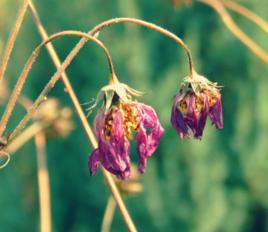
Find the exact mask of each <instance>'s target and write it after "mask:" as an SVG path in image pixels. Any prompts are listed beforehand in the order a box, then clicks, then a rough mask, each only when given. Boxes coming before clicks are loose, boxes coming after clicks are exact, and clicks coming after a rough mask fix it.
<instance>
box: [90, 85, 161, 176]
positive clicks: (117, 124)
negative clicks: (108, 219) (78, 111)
mask: <svg viewBox="0 0 268 232" xmlns="http://www.w3.org/2000/svg"><path fill="white" fill-rule="evenodd" d="M131 94H132V95H139V92H138V91H136V90H134V89H132V88H130V87H128V86H126V85H124V84H122V83H119V82H117V81H116V82H115V83H112V84H110V85H108V86H105V87H104V88H102V90H101V92H100V94H99V96H98V97H97V101H98V100H99V99H101V98H104V106H103V107H102V108H101V109H100V110H99V112H98V113H97V115H96V118H95V121H94V130H95V133H96V135H97V138H98V148H96V149H95V150H94V151H93V152H92V154H91V156H90V158H89V168H90V172H91V174H92V175H94V174H95V173H96V171H97V169H98V166H99V164H100V163H101V164H102V165H103V167H104V168H105V169H107V170H108V171H109V172H111V173H113V174H114V175H116V176H117V177H118V178H120V179H127V178H128V177H129V176H130V157H129V156H130V142H129V140H131V139H133V137H134V136H133V133H134V132H135V134H136V138H135V139H136V144H137V151H138V155H139V171H140V172H141V173H143V172H145V168H146V162H147V158H148V157H150V156H151V155H152V154H153V153H154V152H155V150H156V148H157V146H158V143H159V140H160V138H161V137H162V135H163V132H164V129H163V127H162V126H161V124H160V122H159V120H158V117H157V114H156V112H155V111H154V109H153V108H152V107H151V106H148V105H145V104H143V103H139V102H136V101H133V100H132V99H131Z"/></svg>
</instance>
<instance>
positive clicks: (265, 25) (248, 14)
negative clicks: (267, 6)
mask: <svg viewBox="0 0 268 232" xmlns="http://www.w3.org/2000/svg"><path fill="white" fill-rule="evenodd" d="M220 1H221V2H222V4H223V5H224V6H225V7H227V8H228V9H230V10H232V11H234V12H236V13H238V14H241V15H243V16H244V17H245V18H247V19H248V20H250V21H252V22H253V23H255V24H256V25H257V26H259V27H260V28H261V29H262V30H263V31H265V32H266V33H268V22H266V21H265V20H264V19H262V18H261V17H260V16H258V15H257V14H255V13H254V12H252V11H251V10H249V9H247V8H246V7H244V6H241V5H240V4H238V3H236V2H233V1H229V0H220Z"/></svg>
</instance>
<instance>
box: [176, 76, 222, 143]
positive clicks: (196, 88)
mask: <svg viewBox="0 0 268 232" xmlns="http://www.w3.org/2000/svg"><path fill="white" fill-rule="evenodd" d="M207 116H209V117H210V119H211V121H212V123H213V124H215V126H216V128H217V129H221V128H223V120H222V104H221V94H220V89H219V87H218V86H217V83H212V82H210V81H209V80H208V79H206V78H205V77H203V76H200V75H198V74H197V73H195V72H194V73H193V76H192V77H191V78H190V77H186V78H185V79H184V80H183V82H182V85H181V88H180V90H179V92H178V94H177V95H176V96H175V98H174V102H173V106H172V112H171V124H172V126H173V127H174V129H175V130H176V131H177V133H178V135H179V136H180V138H181V139H184V138H185V137H191V136H190V133H189V128H190V129H191V130H192V132H193V136H194V137H195V138H198V139H201V137H202V134H203V130H204V127H205V124H206V120H207Z"/></svg>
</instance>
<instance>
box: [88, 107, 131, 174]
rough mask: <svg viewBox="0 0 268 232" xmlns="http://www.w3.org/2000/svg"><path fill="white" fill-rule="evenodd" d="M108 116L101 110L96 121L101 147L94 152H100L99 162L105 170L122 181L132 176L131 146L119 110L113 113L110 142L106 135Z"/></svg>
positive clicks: (95, 126)
mask: <svg viewBox="0 0 268 232" xmlns="http://www.w3.org/2000/svg"><path fill="white" fill-rule="evenodd" d="M106 116H107V115H105V114H104V111H102V110H101V111H100V112H99V113H98V114H97V116H96V119H95V121H94V128H95V132H96V134H97V137H98V145H99V147H98V148H97V149H95V150H94V151H95V152H98V154H99V160H100V162H101V164H102V165H103V167H104V168H105V169H107V170H108V171H109V172H111V173H113V174H114V175H116V176H117V177H118V178H120V179H127V178H128V177H129V176H130V158H129V153H130V144H129V141H128V140H127V139H126V138H125V136H124V130H123V115H122V112H121V111H120V110H119V109H118V110H116V111H115V112H114V113H113V121H112V123H113V124H112V129H111V135H110V139H109V140H108V139H107V138H106V137H105V134H104V128H105V117H106ZM92 155H94V152H93V153H92ZM93 158H94V157H93ZM93 158H92V159H93Z"/></svg>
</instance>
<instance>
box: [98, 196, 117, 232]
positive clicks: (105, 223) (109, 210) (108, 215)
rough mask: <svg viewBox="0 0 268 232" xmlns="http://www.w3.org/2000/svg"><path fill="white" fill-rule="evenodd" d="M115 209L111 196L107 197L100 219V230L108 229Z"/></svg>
mask: <svg viewBox="0 0 268 232" xmlns="http://www.w3.org/2000/svg"><path fill="white" fill-rule="evenodd" d="M115 209H116V203H115V201H114V199H113V198H112V197H109V199H108V202H107V205H106V209H105V212H104V215H103V219H102V225H101V232H109V231H110V228H111V225H112V221H113V217H114V212H115Z"/></svg>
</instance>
